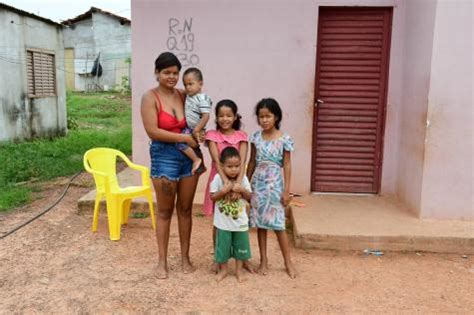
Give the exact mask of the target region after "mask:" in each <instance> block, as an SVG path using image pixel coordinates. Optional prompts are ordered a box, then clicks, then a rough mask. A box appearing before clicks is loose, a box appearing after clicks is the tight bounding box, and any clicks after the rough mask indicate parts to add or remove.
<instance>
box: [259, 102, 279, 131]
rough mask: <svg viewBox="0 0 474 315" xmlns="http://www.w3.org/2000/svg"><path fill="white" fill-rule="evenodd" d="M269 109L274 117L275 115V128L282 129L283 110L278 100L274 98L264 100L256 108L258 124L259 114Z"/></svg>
mask: <svg viewBox="0 0 474 315" xmlns="http://www.w3.org/2000/svg"><path fill="white" fill-rule="evenodd" d="M262 108H266V109H268V110H269V111H270V112H271V113H272V114H273V115H275V128H276V129H280V123H281V119H282V114H281V108H280V105H279V104H278V102H277V101H276V100H274V99H273V98H262V99H261V100H260V102H258V103H257V106H255V115H256V116H257V123H258V112H259V111H260V110H261V109H262Z"/></svg>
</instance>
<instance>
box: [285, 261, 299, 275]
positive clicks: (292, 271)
mask: <svg viewBox="0 0 474 315" xmlns="http://www.w3.org/2000/svg"><path fill="white" fill-rule="evenodd" d="M286 273H287V274H288V276H289V277H290V278H291V279H295V278H296V277H297V276H298V271H296V269H295V267H294V266H293V264H292V263H289V264H287V265H286Z"/></svg>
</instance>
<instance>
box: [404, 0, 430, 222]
mask: <svg viewBox="0 0 474 315" xmlns="http://www.w3.org/2000/svg"><path fill="white" fill-rule="evenodd" d="M405 12H406V14H405V21H404V25H405V31H404V48H403V54H402V55H401V56H399V57H400V58H401V59H402V60H403V63H402V70H403V80H402V81H403V83H402V91H401V97H402V101H401V103H400V106H399V108H398V113H399V115H400V124H399V127H398V128H397V131H398V134H399V150H398V154H397V155H396V156H397V159H398V172H397V173H398V174H397V177H398V180H397V196H398V197H399V198H400V200H401V201H402V202H404V203H405V204H406V205H407V206H408V208H409V209H411V210H412V211H413V212H414V213H416V214H419V211H420V206H421V186H422V181H423V163H424V154H425V149H424V148H425V130H426V115H427V110H428V90H429V85H430V72H431V55H432V46H433V29H434V22H435V13H436V1H425V0H412V1H406V2H405Z"/></svg>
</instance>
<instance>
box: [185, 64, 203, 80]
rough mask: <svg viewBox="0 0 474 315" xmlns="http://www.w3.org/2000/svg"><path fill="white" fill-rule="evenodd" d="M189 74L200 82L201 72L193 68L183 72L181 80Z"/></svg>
mask: <svg viewBox="0 0 474 315" xmlns="http://www.w3.org/2000/svg"><path fill="white" fill-rule="evenodd" d="M190 73H193V74H194V75H195V76H196V78H197V79H198V80H199V81H202V72H201V70H199V69H198V68H194V67H193V68H188V69H186V71H184V74H183V78H184V76H186V75H187V74H190Z"/></svg>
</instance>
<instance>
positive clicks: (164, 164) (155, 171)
mask: <svg viewBox="0 0 474 315" xmlns="http://www.w3.org/2000/svg"><path fill="white" fill-rule="evenodd" d="M150 160H151V177H152V178H159V177H165V178H167V179H169V180H172V181H178V180H180V179H181V178H183V177H187V176H191V175H192V173H191V170H192V166H193V163H192V161H191V160H190V159H189V158H188V157H187V156H186V155H184V154H183V153H182V152H181V151H179V150H178V148H177V147H176V144H175V143H168V142H161V141H152V142H151V144H150Z"/></svg>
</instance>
